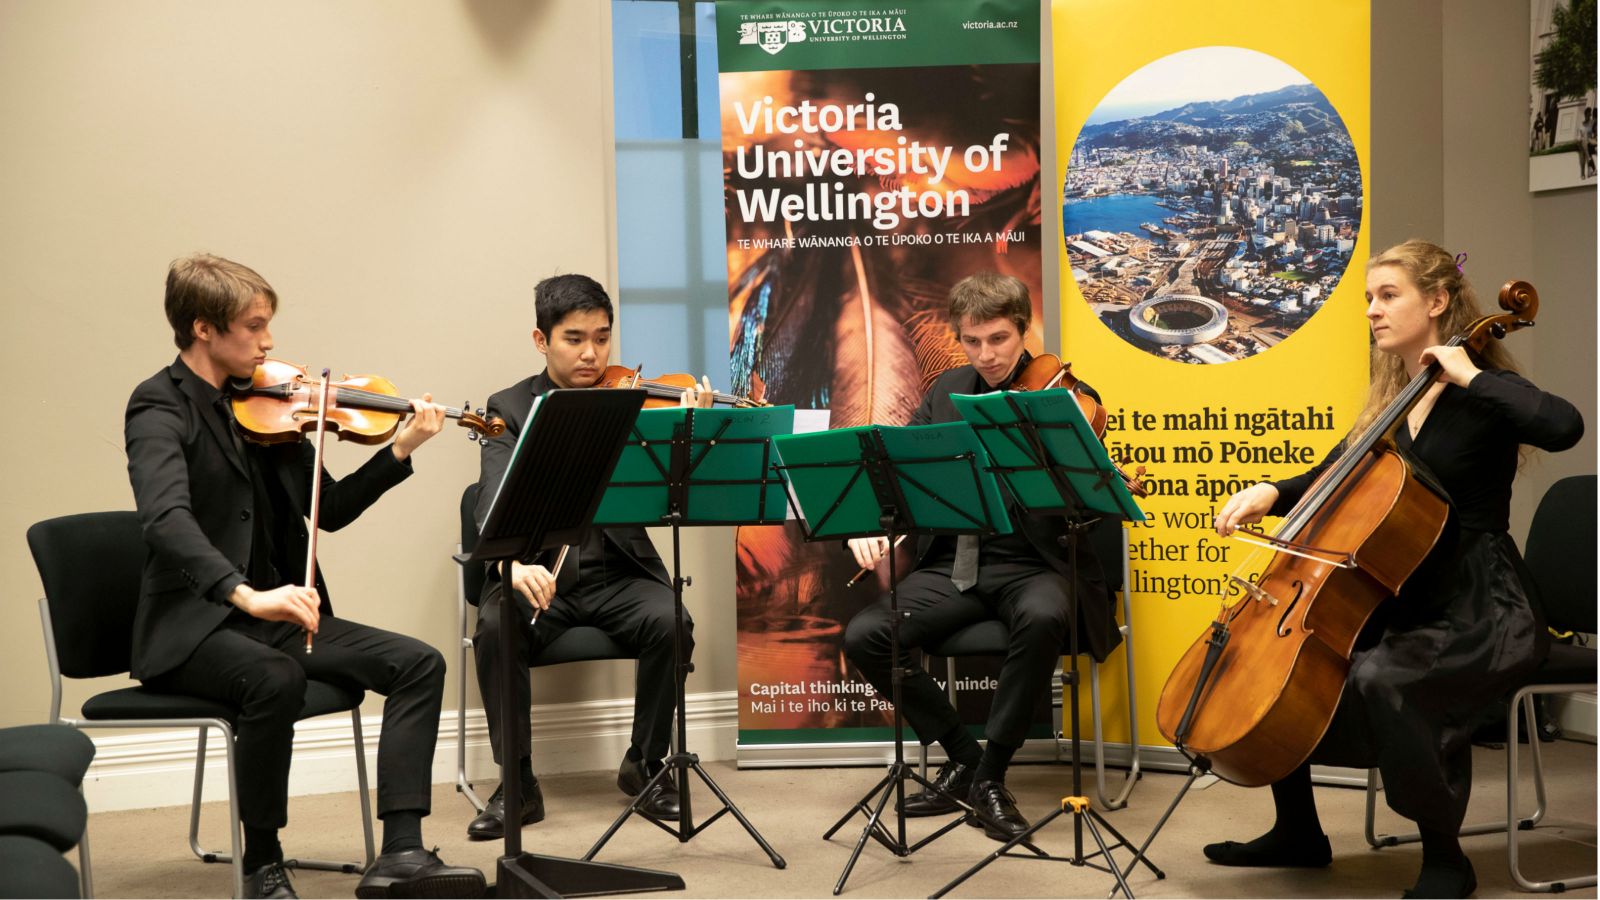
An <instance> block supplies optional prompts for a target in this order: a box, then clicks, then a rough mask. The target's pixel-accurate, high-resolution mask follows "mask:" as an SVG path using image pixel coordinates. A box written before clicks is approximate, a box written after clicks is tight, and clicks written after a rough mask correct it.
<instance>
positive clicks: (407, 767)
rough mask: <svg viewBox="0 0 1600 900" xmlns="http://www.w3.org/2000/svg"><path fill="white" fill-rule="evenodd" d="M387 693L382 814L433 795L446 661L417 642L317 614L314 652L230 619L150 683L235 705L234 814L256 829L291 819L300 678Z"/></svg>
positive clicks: (290, 632)
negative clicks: (291, 767)
mask: <svg viewBox="0 0 1600 900" xmlns="http://www.w3.org/2000/svg"><path fill="white" fill-rule="evenodd" d="M307 679H311V680H314V681H324V682H328V683H330V684H338V685H342V686H347V687H351V688H360V689H362V690H367V691H374V692H376V693H379V694H382V695H384V697H385V698H386V699H385V700H384V704H383V729H382V731H381V732H380V734H379V738H378V815H379V816H380V817H382V816H384V815H386V814H387V813H390V812H394V811H396V810H416V811H419V812H421V813H422V814H423V815H426V814H427V813H428V811H429V809H430V803H431V798H432V794H433V791H432V787H431V784H432V781H433V778H432V768H433V748H434V744H435V743H436V742H437V740H438V738H439V708H440V703H441V701H442V700H443V698H444V657H443V656H441V655H440V654H439V651H437V650H435V649H433V648H432V647H430V646H428V645H427V644H424V643H422V642H421V641H419V640H416V639H415V638H409V637H406V636H405V635H400V634H394V633H392V632H388V631H383V630H381V629H377V628H372V627H369V626H366V625H361V624H359V623H356V622H351V621H349V620H347V619H336V618H333V617H332V616H323V618H322V623H321V625H320V626H319V627H318V630H317V636H316V642H315V650H314V651H313V652H312V653H310V654H309V655H308V654H307V653H306V652H305V632H303V631H301V630H300V628H299V627H297V626H295V625H292V624H290V623H287V622H267V621H263V620H261V619H253V618H251V617H249V616H246V615H244V614H243V613H234V614H233V615H230V616H229V617H228V618H227V619H226V620H224V621H223V623H222V625H220V626H219V627H218V628H217V630H216V631H213V632H212V633H211V634H210V636H208V637H207V638H206V639H205V640H204V641H201V642H200V646H199V647H197V648H195V651H194V653H193V654H192V655H191V656H190V657H189V658H188V659H187V660H185V661H184V663H183V664H182V665H180V666H178V667H177V668H176V669H173V670H172V671H170V672H166V673H163V674H161V675H159V676H157V677H155V678H152V679H149V680H148V681H147V682H146V684H148V685H149V686H151V687H153V688H156V689H157V690H162V691H171V692H173V693H177V694H190V695H194V696H198V697H206V698H209V699H212V700H218V701H221V702H223V703H227V704H229V705H231V706H236V707H238V708H239V710H240V713H239V717H238V718H237V719H236V720H235V721H234V753H235V756H236V763H237V766H238V769H237V771H238V778H239V818H240V820H241V821H243V822H244V824H246V825H248V826H250V827H252V828H282V827H283V826H284V825H285V824H286V823H287V822H288V798H289V758H290V750H291V745H292V742H293V740H294V723H295V720H296V719H297V718H298V717H299V715H300V710H301V709H302V708H303V707H304V704H305V691H306V680H307Z"/></svg>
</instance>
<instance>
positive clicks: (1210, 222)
mask: <svg viewBox="0 0 1600 900" xmlns="http://www.w3.org/2000/svg"><path fill="white" fill-rule="evenodd" d="M1061 196H1062V201H1061V218H1062V223H1063V228H1062V234H1063V237H1064V240H1065V242H1066V251H1067V258H1068V259H1069V261H1070V263H1071V267H1072V277H1073V280H1074V281H1076V282H1077V284H1078V288H1079V290H1080V291H1081V292H1082V293H1083V298H1084V300H1086V301H1088V303H1089V306H1090V307H1091V308H1092V309H1093V310H1094V312H1095V315H1096V316H1097V317H1098V318H1099V319H1100V321H1101V322H1102V323H1104V324H1105V326H1106V327H1107V328H1110V329H1111V330H1112V331H1113V332H1114V333H1115V334H1116V335H1117V336H1118V337H1120V338H1122V339H1123V340H1125V341H1127V342H1128V343H1130V344H1132V345H1134V346H1135V347H1138V348H1139V349H1141V350H1144V351H1146V352H1147V353H1151V354H1154V355H1156V356H1160V357H1163V358H1165V359H1170V360H1173V361H1175V362H1184V363H1197V364H1199V363H1226V362H1233V361H1234V360H1238V359H1244V358H1246V357H1250V356H1254V355H1256V354H1258V353H1263V352H1265V351H1267V350H1269V349H1271V348H1272V347H1274V346H1276V345H1277V344H1278V343H1279V342H1280V341H1282V340H1284V339H1285V338H1287V337H1288V336H1289V335H1291V334H1293V333H1294V332H1295V331H1296V330H1297V329H1299V328H1300V326H1302V325H1304V324H1305V323H1306V322H1308V321H1310V319H1311V317H1312V316H1314V315H1316V314H1317V311H1318V310H1320V309H1321V308H1322V304H1323V303H1324V302H1325V301H1326V300H1327V299H1328V296H1329V295H1330V294H1331V293H1332V292H1333V288H1334V286H1335V285H1337V284H1338V283H1339V279H1340V278H1341V277H1342V276H1343V275H1344V270H1345V267H1346V266H1347V265H1349V262H1350V255H1351V253H1352V252H1353V249H1354V247H1355V244H1356V234H1357V232H1358V231H1359V229H1360V227H1361V198H1362V190H1361V165H1360V162H1359V161H1358V160H1357V159H1356V152H1355V146H1354V145H1353V144H1352V143H1351V141H1350V133H1349V132H1348V131H1346V130H1345V126H1344V122H1343V121H1342V120H1341V119H1340V118H1339V113H1338V112H1337V111H1336V110H1335V109H1334V108H1333V105H1332V104H1331V103H1329V102H1328V98H1327V97H1326V96H1324V95H1323V93H1322V91H1321V90H1319V89H1318V88H1317V86H1316V85H1314V84H1312V83H1311V82H1310V81H1308V80H1307V79H1306V77H1305V76H1304V75H1301V74H1300V73H1299V72H1298V71H1296V70H1295V69H1294V68H1293V67H1291V66H1289V65H1287V64H1285V63H1284V62H1283V61H1281V60H1278V59H1275V58H1273V57H1271V56H1268V55H1267V54H1265V53H1259V52H1257V51H1254V50H1245V49H1243V48H1240V47H1201V48H1197V49H1194V50H1185V51H1183V52H1181V53H1174V54H1172V55H1171V56H1167V57H1164V58H1162V59H1159V60H1156V61H1155V62H1153V63H1150V64H1149V65H1147V66H1145V67H1144V68H1142V69H1140V70H1138V71H1137V72H1134V73H1133V74H1132V75H1129V76H1128V77H1127V78H1125V79H1123V81H1122V83H1120V84H1118V85H1117V86H1116V87H1115V88H1113V89H1112V91H1111V93H1109V94H1107V95H1106V97H1105V99H1104V100H1102V101H1100V105H1099V106H1097V107H1096V108H1095V110H1094V112H1093V113H1092V114H1091V115H1090V116H1089V118H1088V120H1087V121H1086V122H1085V124H1084V126H1083V130H1082V131H1081V132H1079V134H1078V140H1077V142H1076V143H1075V144H1073V147H1072V157H1071V159H1070V160H1069V162H1068V164H1067V170H1066V176H1065V178H1064V180H1063V183H1062V191H1061Z"/></svg>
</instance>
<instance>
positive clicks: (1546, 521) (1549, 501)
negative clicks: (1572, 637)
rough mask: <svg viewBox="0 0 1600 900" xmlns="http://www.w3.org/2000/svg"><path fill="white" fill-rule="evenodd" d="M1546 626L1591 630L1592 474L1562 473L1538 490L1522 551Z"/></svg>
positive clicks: (1593, 528)
mask: <svg viewBox="0 0 1600 900" xmlns="http://www.w3.org/2000/svg"><path fill="white" fill-rule="evenodd" d="M1523 558H1524V559H1526V560H1527V563H1528V569H1529V570H1530V571H1531V572H1532V573H1533V580H1534V583H1535V584H1536V585H1537V586H1538V588H1539V598H1540V601H1541V604H1542V606H1543V608H1544V614H1545V618H1546V619H1548V620H1549V622H1550V627H1552V628H1555V629H1557V630H1558V631H1568V630H1570V631H1581V632H1583V633H1585V634H1594V633H1595V476H1593V475H1574V476H1572V477H1570V478H1563V479H1561V480H1560V481H1557V482H1556V483H1555V484H1552V485H1550V489H1549V490H1547V491H1545V492H1544V497H1543V499H1541V500H1540V501H1539V508H1538V510H1536V511H1535V512H1534V514H1533V524H1532V525H1531V526H1529V528H1528V540H1527V549H1526V552H1525V553H1524V554H1523Z"/></svg>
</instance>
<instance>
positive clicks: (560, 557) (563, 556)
mask: <svg viewBox="0 0 1600 900" xmlns="http://www.w3.org/2000/svg"><path fill="white" fill-rule="evenodd" d="M571 549H572V545H571V544H562V545H561V552H560V553H557V554H556V567H555V568H554V569H551V570H550V577H551V578H552V579H555V578H559V577H561V565H562V564H563V563H565V562H566V561H567V551H568V550H571ZM539 613H540V610H537V609H535V610H534V611H533V618H532V619H530V620H528V627H529V628H532V627H533V626H535V625H537V624H539Z"/></svg>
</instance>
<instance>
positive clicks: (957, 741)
mask: <svg viewBox="0 0 1600 900" xmlns="http://www.w3.org/2000/svg"><path fill="white" fill-rule="evenodd" d="M939 746H941V747H943V748H944V755H945V756H948V757H949V758H951V759H953V760H955V761H956V762H958V763H961V764H962V765H964V766H976V765H977V764H978V760H979V759H981V758H982V757H983V748H982V747H979V746H978V741H977V739H975V738H974V737H973V736H972V733H971V732H969V731H967V726H965V725H957V726H956V727H954V728H952V729H950V730H949V731H947V732H945V733H944V734H941V735H939Z"/></svg>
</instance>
